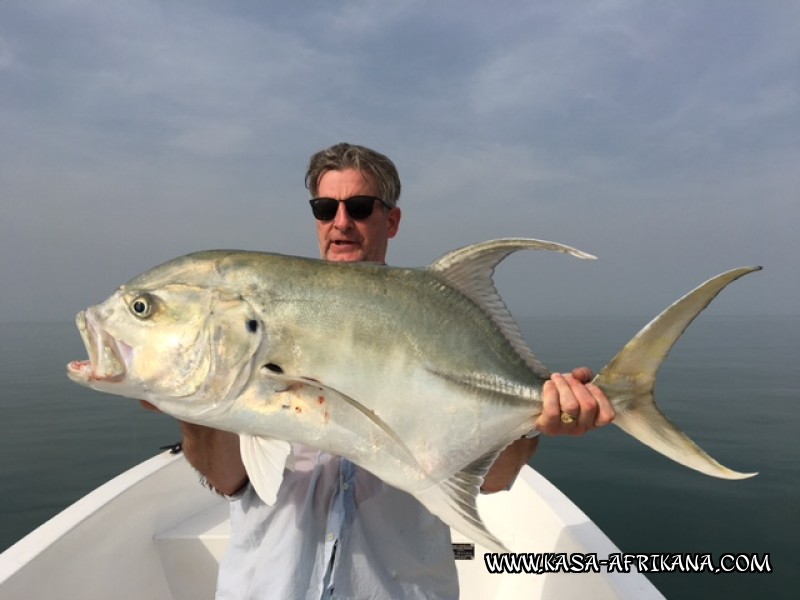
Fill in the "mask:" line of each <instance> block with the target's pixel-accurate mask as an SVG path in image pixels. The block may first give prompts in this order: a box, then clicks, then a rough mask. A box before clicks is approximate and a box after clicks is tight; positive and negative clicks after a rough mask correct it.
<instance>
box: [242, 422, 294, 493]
mask: <svg viewBox="0 0 800 600" xmlns="http://www.w3.org/2000/svg"><path fill="white" fill-rule="evenodd" d="M239 451H240V453H241V455H242V462H243V463H244V468H245V470H246V471H247V476H248V477H249V478H250V484H251V485H252V486H253V488H254V489H255V491H256V493H257V494H258V496H259V498H261V499H262V500H263V501H264V503H265V504H267V505H269V506H272V505H273V504H275V500H276V498H277V496H278V488H280V487H281V482H283V471H284V469H285V468H286V463H287V459H288V457H289V454H290V453H291V451H292V447H291V445H290V444H289V442H284V441H283V440H275V439H272V438H266V437H258V436H254V435H244V434H243V435H240V436H239Z"/></svg>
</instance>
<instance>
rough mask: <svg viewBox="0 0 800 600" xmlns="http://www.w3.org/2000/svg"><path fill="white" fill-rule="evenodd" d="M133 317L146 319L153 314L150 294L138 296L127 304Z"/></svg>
mask: <svg viewBox="0 0 800 600" xmlns="http://www.w3.org/2000/svg"><path fill="white" fill-rule="evenodd" d="M129 307H130V310H131V313H132V314H133V316H134V317H138V318H140V319H146V318H147V317H149V316H150V315H151V314H152V312H153V298H152V296H150V294H139V295H138V296H136V297H135V298H134V299H133V300H132V301H131V303H130V304H129Z"/></svg>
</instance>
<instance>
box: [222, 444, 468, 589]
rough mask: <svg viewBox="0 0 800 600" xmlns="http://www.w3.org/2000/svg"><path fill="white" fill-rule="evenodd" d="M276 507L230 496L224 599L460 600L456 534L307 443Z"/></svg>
mask: <svg viewBox="0 0 800 600" xmlns="http://www.w3.org/2000/svg"><path fill="white" fill-rule="evenodd" d="M293 456H294V464H295V466H294V470H293V471H289V470H287V471H285V474H284V480H283V483H282V484H281V487H280V490H279V491H278V498H277V501H276V503H275V505H274V506H272V507H270V506H267V505H266V504H264V503H263V502H262V501H261V499H260V498H259V497H258V495H257V494H256V493H255V491H254V490H253V489H252V487H251V486H250V485H248V486H246V487H245V489H244V490H243V491H242V492H240V493H239V494H238V495H237V496H236V497H234V498H233V499H232V500H231V539H230V544H229V547H228V550H227V552H226V554H225V557H224V558H223V560H222V564H221V565H220V572H219V579H218V583H217V600H234V599H235V600H242V599H245V598H247V599H252V600H256V599H258V600H261V599H266V600H273V599H282V600H294V599H297V600H311V599H313V600H328V599H331V600H333V599H345V598H347V599H376V600H377V599H383V598H386V599H396V600H402V599H436V600H445V599H447V600H451V599H456V598H458V576H457V573H456V567H455V560H454V558H453V550H452V545H451V541H450V529H449V528H448V527H447V526H446V525H445V524H444V523H442V521H440V520H439V519H438V518H437V517H435V516H433V515H431V513H429V512H428V510H427V509H425V507H423V506H422V505H421V504H420V503H419V502H418V501H417V500H416V499H415V498H414V497H413V496H411V495H409V494H407V493H405V492H401V491H400V490H397V489H395V488H393V487H391V486H389V485H386V484H385V483H383V482H382V481H381V480H380V479H378V478H376V477H375V476H374V475H372V474H371V473H369V472H367V471H365V470H363V469H361V468H360V467H357V466H356V465H354V464H352V463H351V462H349V461H347V460H345V459H343V458H340V457H336V456H331V455H330V454H326V453H321V452H318V451H316V450H313V449H310V448H305V447H302V446H299V445H295V446H294V447H293Z"/></svg>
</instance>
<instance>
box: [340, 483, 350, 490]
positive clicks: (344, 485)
mask: <svg viewBox="0 0 800 600" xmlns="http://www.w3.org/2000/svg"><path fill="white" fill-rule="evenodd" d="M342 489H343V490H344V491H345V492H346V491H347V490H349V489H350V484H349V483H345V484H343V485H342Z"/></svg>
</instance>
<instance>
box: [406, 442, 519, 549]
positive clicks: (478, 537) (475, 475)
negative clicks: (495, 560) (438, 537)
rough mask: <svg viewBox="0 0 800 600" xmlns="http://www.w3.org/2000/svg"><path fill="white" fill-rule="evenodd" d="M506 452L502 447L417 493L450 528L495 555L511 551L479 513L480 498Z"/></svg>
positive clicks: (417, 497)
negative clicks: (490, 529)
mask: <svg viewBox="0 0 800 600" xmlns="http://www.w3.org/2000/svg"><path fill="white" fill-rule="evenodd" d="M503 449H504V447H500V448H496V449H494V450H492V451H490V452H488V453H486V454H485V455H484V456H481V457H480V458H478V460H476V461H474V462H473V463H472V464H470V465H468V466H467V467H465V468H464V469H463V470H461V471H459V472H458V473H456V474H455V475H453V476H452V477H450V478H449V479H446V480H444V481H442V482H441V483H440V484H439V485H436V486H434V487H431V488H428V489H426V490H423V491H422V492H418V493H415V494H414V497H415V498H416V499H417V500H419V501H420V503H422V504H423V505H424V506H425V508H427V509H428V510H429V511H430V512H431V513H433V514H434V515H436V516H437V517H439V518H440V519H441V520H442V521H444V522H445V523H446V524H447V525H449V526H450V527H452V528H453V529H455V530H456V531H459V532H460V533H462V534H464V535H465V536H467V537H468V538H470V539H471V540H473V541H474V542H476V543H478V544H480V545H481V546H483V547H484V548H486V549H488V550H492V551H495V552H507V551H508V550H507V548H506V547H505V546H504V545H503V542H501V541H500V540H499V539H497V538H496V537H495V536H494V535H493V534H492V533H491V532H490V531H489V530H488V529H486V525H484V523H483V520H482V519H481V516H480V515H479V514H478V507H477V498H478V494H479V493H480V488H481V484H483V480H484V477H485V476H486V473H487V471H488V470H489V469H490V468H491V466H492V465H493V464H494V461H495V460H496V459H497V457H498V456H499V455H500V453H501V452H502V451H503Z"/></svg>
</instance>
